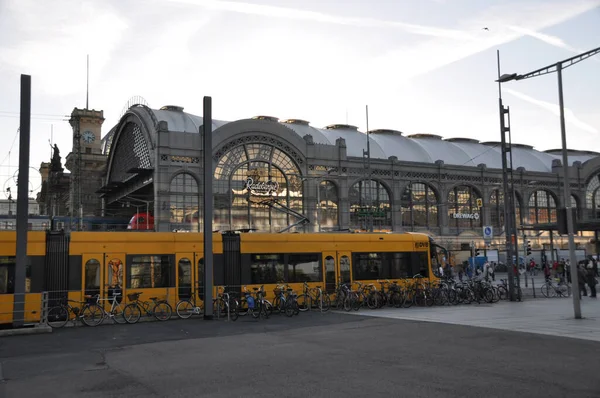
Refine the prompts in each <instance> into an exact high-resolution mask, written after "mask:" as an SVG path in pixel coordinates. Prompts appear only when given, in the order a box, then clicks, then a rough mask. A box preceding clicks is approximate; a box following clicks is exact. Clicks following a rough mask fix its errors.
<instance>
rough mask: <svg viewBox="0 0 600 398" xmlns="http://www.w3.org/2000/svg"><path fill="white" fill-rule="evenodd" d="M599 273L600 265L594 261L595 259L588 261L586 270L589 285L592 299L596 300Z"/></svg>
mask: <svg viewBox="0 0 600 398" xmlns="http://www.w3.org/2000/svg"><path fill="white" fill-rule="evenodd" d="M597 272H598V264H597V263H596V262H595V261H593V258H592V259H590V260H588V263H587V269H586V279H587V284H588V286H589V287H590V297H593V298H596V273H597Z"/></svg>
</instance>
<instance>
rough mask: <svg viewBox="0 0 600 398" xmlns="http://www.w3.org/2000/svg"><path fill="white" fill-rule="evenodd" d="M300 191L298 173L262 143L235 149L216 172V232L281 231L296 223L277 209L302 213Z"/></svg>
mask: <svg viewBox="0 0 600 398" xmlns="http://www.w3.org/2000/svg"><path fill="white" fill-rule="evenodd" d="M249 179H251V180H252V186H251V187H249V186H248V182H249V181H250V180H249ZM302 189H303V183H302V180H301V175H300V170H299V169H298V167H297V166H296V164H295V163H294V162H293V160H292V159H291V158H290V157H289V156H288V155H287V154H286V153H285V152H283V151H282V150H280V149H278V148H276V147H274V146H272V145H267V144H262V143H261V144H244V145H240V146H238V147H235V148H233V149H231V150H230V151H229V152H227V153H225V154H224V155H223V156H222V157H221V159H220V160H219V163H218V164H217V167H216V168H215V174H214V182H213V191H214V226H215V229H221V230H228V229H229V230H235V229H245V228H253V229H256V230H259V231H265V232H277V231H279V230H281V229H284V228H286V227H288V226H289V225H291V224H294V223H295V222H297V221H298V219H297V218H296V217H295V216H293V215H291V214H288V213H286V212H282V211H280V210H278V208H282V206H283V207H288V208H291V209H292V210H294V211H296V212H298V213H302V212H303V205H302V196H303V195H302ZM279 204H281V205H282V206H279ZM272 205H274V206H272Z"/></svg>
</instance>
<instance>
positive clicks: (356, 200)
mask: <svg viewBox="0 0 600 398" xmlns="http://www.w3.org/2000/svg"><path fill="white" fill-rule="evenodd" d="M348 201H349V205H350V227H351V228H357V229H361V230H363V231H367V230H369V229H370V227H371V226H372V227H373V230H374V231H391V230H392V205H391V201H390V194H389V192H388V190H387V189H386V187H385V186H384V185H383V184H382V183H380V182H379V181H375V180H362V181H359V182H357V183H355V184H354V185H352V187H351V188H350V191H349V192H348Z"/></svg>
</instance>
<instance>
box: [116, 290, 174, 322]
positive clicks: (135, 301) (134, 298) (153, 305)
mask: <svg viewBox="0 0 600 398" xmlns="http://www.w3.org/2000/svg"><path fill="white" fill-rule="evenodd" d="M141 294H142V293H141V292H135V293H129V294H128V295H127V299H129V301H131V303H129V304H127V305H126V306H125V310H124V313H125V320H126V321H127V323H136V322H137V321H139V320H140V318H141V317H142V311H144V312H145V313H146V316H149V317H150V316H154V318H156V319H157V320H159V321H167V320H169V319H170V318H171V314H172V313H173V308H171V305H170V304H169V303H168V302H167V300H164V299H160V300H159V299H158V297H150V298H149V300H150V301H140V296H141Z"/></svg>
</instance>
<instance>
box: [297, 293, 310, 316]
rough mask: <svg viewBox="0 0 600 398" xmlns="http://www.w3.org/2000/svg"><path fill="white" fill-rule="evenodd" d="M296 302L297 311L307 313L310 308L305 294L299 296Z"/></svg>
mask: <svg viewBox="0 0 600 398" xmlns="http://www.w3.org/2000/svg"><path fill="white" fill-rule="evenodd" d="M296 300H297V301H298V309H299V310H300V311H302V312H304V311H308V309H309V308H310V297H309V296H307V295H306V294H301V295H299V296H298V298H297V299H296Z"/></svg>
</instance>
